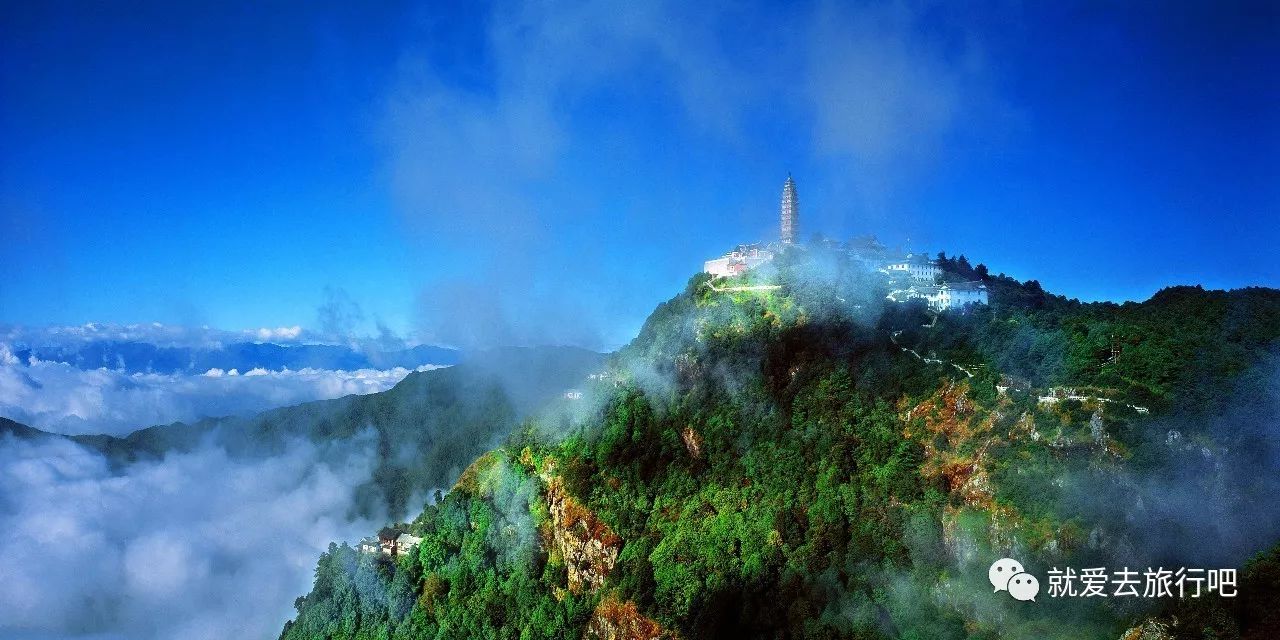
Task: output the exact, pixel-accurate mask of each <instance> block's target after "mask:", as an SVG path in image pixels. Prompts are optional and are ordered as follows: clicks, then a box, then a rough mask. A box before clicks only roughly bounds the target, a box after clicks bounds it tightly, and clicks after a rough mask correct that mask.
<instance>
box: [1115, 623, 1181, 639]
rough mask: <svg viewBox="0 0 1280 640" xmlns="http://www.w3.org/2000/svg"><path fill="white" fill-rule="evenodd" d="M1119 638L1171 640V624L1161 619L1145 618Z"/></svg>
mask: <svg viewBox="0 0 1280 640" xmlns="http://www.w3.org/2000/svg"><path fill="white" fill-rule="evenodd" d="M1120 640H1173V625H1171V624H1169V623H1168V622H1165V621H1162V620H1154V619H1153V620H1147V621H1145V622H1143V623H1142V624H1140V625H1138V626H1136V627H1131V628H1130V629H1129V630H1128V631H1125V632H1124V634H1123V635H1121V636H1120Z"/></svg>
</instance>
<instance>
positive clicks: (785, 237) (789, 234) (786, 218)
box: [781, 171, 800, 244]
mask: <svg viewBox="0 0 1280 640" xmlns="http://www.w3.org/2000/svg"><path fill="white" fill-rule="evenodd" d="M781 217H782V244H795V242H796V232H797V231H799V227H800V200H799V199H798V198H797V197H796V181H795V180H794V179H792V178H791V172H790V171H788V172H787V181H786V182H784V183H782V211H781Z"/></svg>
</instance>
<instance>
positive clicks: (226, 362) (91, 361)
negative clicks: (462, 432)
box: [11, 340, 462, 374]
mask: <svg viewBox="0 0 1280 640" xmlns="http://www.w3.org/2000/svg"><path fill="white" fill-rule="evenodd" d="M11 352H12V354H13V356H14V357H15V358H16V359H17V360H18V362H19V364H27V363H28V362H30V359H31V358H32V357H34V358H36V359H38V360H44V361H50V362H61V363H65V364H69V365H72V366H74V367H76V368H78V369H85V370H88V369H99V368H106V369H112V370H123V371H125V372H127V373H158V374H178V373H186V374H192V373H205V372H206V371H209V370H212V369H221V370H223V371H230V370H232V369H236V370H238V371H239V372H241V373H244V372H247V371H250V370H252V369H266V370H268V371H280V370H282V369H293V370H297V369H340V370H346V371H354V370H357V369H391V368H395V367H403V368H406V369H413V368H416V367H420V366H423V365H451V364H457V363H458V362H459V361H460V360H461V357H462V355H461V353H460V352H458V351H457V350H455V349H450V348H447V347H437V346H432V345H419V346H416V347H408V348H403V349H392V350H385V351H383V350H371V349H369V350H367V349H356V348H353V347H350V346H346V345H333V344H275V343H270V342H236V343H231V344H226V345H220V346H217V347H193V346H160V345H156V344H152V343H149V342H142V341H133V340H94V341H90V342H85V343H78V344H69V345H56V346H22V347H18V348H13V349H11Z"/></svg>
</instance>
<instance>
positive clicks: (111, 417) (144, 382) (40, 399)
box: [0, 353, 434, 434]
mask: <svg viewBox="0 0 1280 640" xmlns="http://www.w3.org/2000/svg"><path fill="white" fill-rule="evenodd" d="M0 359H3V354H2V353H0ZM430 368H434V367H431V366H426V367H419V370H426V369H430ZM409 372H410V370H409V369H404V368H394V369H386V370H380V369H360V370H356V371H333V370H327V369H301V370H297V371H291V370H284V371H266V370H263V369H254V370H251V371H249V372H247V373H245V374H244V375H240V372H239V371H237V370H235V369H232V370H230V371H223V370H221V369H210V370H208V371H206V372H205V373H203V374H198V375H186V374H172V375H169V374H153V373H135V374H129V373H125V372H122V371H113V370H109V369H92V370H88V371H83V370H80V369H77V368H75V367H74V366H72V365H68V364H63V363H59V362H42V361H38V360H37V361H33V362H32V363H31V365H30V366H28V367H24V366H20V365H16V364H0V415H3V416H5V417H8V418H11V419H13V420H17V421H18V422H21V423H24V424H28V425H30V426H33V427H36V428H38V429H43V430H46V431H52V432H55V433H65V434H84V433H108V434H124V433H128V432H130V431H133V430H135V429H139V428H142V427H147V426H151V425H156V424H168V423H170V422H173V421H175V420H177V421H191V420H196V419H199V418H202V417H210V416H225V415H244V414H250V413H255V412H258V411H263V410H266V409H270V408H274V407H282V406H288V405H293V404H299V403H302V402H308V401H311V400H321V399H328V398H337V397H341V396H345V395H351V394H366V393H374V392H378V391H384V390H386V389H389V388H391V387H392V386H393V385H395V383H397V382H399V381H400V380H402V379H403V378H404V377H405V376H406V375H408V374H409Z"/></svg>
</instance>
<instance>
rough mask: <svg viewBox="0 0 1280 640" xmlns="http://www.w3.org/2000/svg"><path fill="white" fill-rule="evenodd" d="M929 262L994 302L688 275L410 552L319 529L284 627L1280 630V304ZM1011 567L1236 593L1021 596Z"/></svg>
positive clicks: (424, 528)
mask: <svg viewBox="0 0 1280 640" xmlns="http://www.w3.org/2000/svg"><path fill="white" fill-rule="evenodd" d="M940 262H941V264H942V265H943V267H944V269H945V271H946V274H947V277H949V278H955V279H969V280H972V279H980V280H982V281H984V282H985V283H986V284H987V286H988V288H989V290H990V292H991V303H990V304H989V305H979V306H976V307H972V308H969V309H967V310H964V311H951V312H943V313H935V312H932V311H930V310H929V309H928V308H926V307H925V306H924V305H923V304H914V303H913V304H900V305H887V304H885V303H884V302H883V301H884V287H885V283H884V282H882V281H881V280H880V279H879V278H878V276H876V275H874V274H866V273H864V272H861V271H859V270H858V269H856V268H854V267H853V266H852V265H850V264H848V263H847V262H845V261H844V260H843V259H842V257H840V256H838V255H836V254H830V255H828V254H824V253H821V252H819V251H813V252H804V251H799V250H797V251H792V252H790V253H786V254H783V255H782V256H780V257H779V258H778V259H777V260H776V261H775V263H774V264H773V265H771V266H770V267H769V268H767V269H761V270H758V271H755V272H752V273H750V274H748V276H745V277H744V278H742V280H743V283H760V282H770V283H777V284H781V285H782V288H781V289H778V290H769V291H737V292H725V291H723V290H719V291H718V290H716V289H713V288H711V287H708V286H707V283H708V278H707V276H705V275H699V276H696V277H694V278H692V279H691V280H690V281H689V283H688V286H687V287H686V289H685V290H684V291H683V292H681V293H680V294H679V295H677V296H676V297H675V298H673V299H671V300H670V301H668V302H666V303H663V304H662V305H659V307H658V308H657V309H656V310H655V311H654V312H653V314H652V315H651V316H650V318H649V319H648V320H647V322H646V323H645V325H644V327H643V329H642V330H641V332H640V334H639V335H638V336H637V337H636V338H635V340H634V341H632V342H631V343H630V344H629V345H627V346H626V347H624V348H623V349H621V350H620V351H619V352H618V353H616V354H614V355H613V356H611V357H610V359H609V360H608V362H607V363H605V364H603V365H602V366H601V368H600V370H599V371H598V372H597V373H598V374H599V375H596V376H593V377H592V380H591V381H590V383H589V384H588V383H586V382H584V383H583V384H584V387H583V388H584V390H585V391H586V397H584V398H582V399H581V400H579V401H577V403H576V404H575V403H569V402H565V401H560V402H559V403H556V405H555V406H556V407H557V408H556V409H554V410H547V411H543V412H541V413H537V414H535V415H534V417H532V418H529V419H526V420H524V421H523V422H522V424H521V426H520V427H519V428H518V429H515V430H513V431H512V432H511V433H509V434H508V435H507V436H506V437H505V440H504V442H503V443H502V445H501V446H499V447H497V448H496V449H494V450H492V451H490V452H488V453H486V454H484V455H483V456H480V457H479V458H478V459H476V461H475V462H474V463H473V464H472V465H471V466H470V467H469V468H467V469H466V470H465V471H464V472H463V473H461V474H460V476H459V477H458V478H457V482H456V484H454V486H453V488H452V490H450V491H449V492H447V493H443V494H441V493H437V495H436V496H435V498H434V499H433V500H432V501H431V502H430V503H429V504H427V505H426V506H425V507H424V508H423V510H422V513H421V514H420V515H418V516H417V517H416V518H414V519H413V520H412V521H411V522H405V523H399V529H401V530H403V531H406V532H409V533H411V534H413V535H415V536H419V537H421V538H422V541H421V542H420V543H419V544H418V545H417V546H416V547H413V548H412V549H410V550H408V551H407V552H405V553H400V554H398V555H396V556H392V555H384V554H379V553H362V552H359V551H357V550H355V549H353V548H352V547H350V546H347V545H346V544H333V545H331V546H330V548H329V550H328V552H327V553H325V554H324V555H323V556H322V557H321V558H320V561H319V564H318V566H317V568H316V578H315V584H314V587H313V589H312V591H311V592H310V593H309V594H307V595H305V596H303V597H301V598H299V599H298V601H297V602H296V606H297V610H298V615H297V617H296V619H295V620H292V621H290V622H289V623H288V624H287V625H286V626H285V628H284V630H283V633H282V638H290V639H292V638H579V637H593V638H595V637H599V638H659V637H671V638H711V637H734V638H737V637H761V638H765V637H767V638H776V637H794V638H919V639H945V638H1002V637H1009V638H1023V637H1025V638H1033V637H1034V638H1120V637H1122V636H1123V637H1125V638H1126V639H1129V638H1139V637H1141V638H1252V639H1259V638H1270V637H1275V635H1274V634H1275V633H1276V632H1277V631H1278V630H1280V619H1277V615H1276V613H1275V612H1276V611H1277V608H1278V607H1280V555H1278V554H1280V550H1277V549H1276V548H1272V547H1273V545H1275V543H1276V542H1277V541H1278V540H1280V517H1277V516H1278V515H1280V498H1277V496H1278V495H1280V491H1278V489H1280V487H1277V486H1276V484H1277V477H1278V476H1280V474H1278V473H1277V472H1278V471H1280V466H1278V462H1277V460H1280V457H1278V456H1277V454H1280V451H1278V450H1277V447H1276V437H1275V435H1274V430H1275V427H1276V424H1277V419H1278V418H1280V389H1278V388H1277V380H1280V367H1278V366H1277V363H1280V358H1278V357H1277V356H1278V355H1280V350H1278V349H1280V291H1275V290H1270V289H1245V290H1238V291H1230V292H1223V291H1206V290H1203V289H1201V288H1198V287H1174V288H1169V289H1165V290H1162V291H1160V292H1159V293H1157V294H1156V295H1155V296H1153V297H1152V298H1151V299H1150V300H1148V301H1145V302H1142V303H1126V304H1123V305H1117V304H1110V303H1081V302H1078V301H1074V300H1068V299H1065V298H1062V297H1060V296H1054V295H1051V294H1049V293H1047V292H1045V291H1044V290H1043V289H1042V288H1041V287H1040V286H1039V284H1037V283H1035V282H1026V283H1020V282H1017V281H1015V280H1013V279H1011V278H1008V277H1006V276H1003V275H991V274H990V273H989V272H988V270H987V269H986V268H985V267H983V266H981V265H979V266H977V267H973V266H970V265H969V263H968V261H967V260H966V259H964V258H963V257H961V258H948V257H946V256H940ZM569 405H573V406H576V407H577V408H576V410H573V411H568V410H566V407H568V406H569ZM1268 549H1270V550H1268ZM1004 556H1014V557H1017V558H1019V559H1020V561H1021V562H1022V563H1023V564H1024V565H1025V566H1026V567H1027V568H1028V570H1030V571H1033V572H1037V573H1039V574H1040V575H1041V576H1043V575H1044V574H1045V572H1046V571H1047V570H1048V569H1050V568H1051V567H1062V566H1115V567H1119V566H1121V565H1125V566H1140V567H1147V566H1152V567H1154V566H1157V565H1160V566H1187V567H1191V566H1201V567H1239V568H1240V570H1241V573H1240V580H1239V594H1240V595H1239V596H1238V597H1236V598H1222V597H1216V596H1215V597H1207V598H1203V599H1199V600H1192V599H1176V598H1173V599H1170V598H1165V599H1140V598H1134V599H1127V600H1126V599H1120V598H1111V599H1105V600H1104V599H1100V598H1095V599H1080V598H1076V599H1071V598H1060V599H1053V598H1050V597H1047V594H1045V593H1044V592H1043V591H1042V592H1041V595H1040V598H1039V599H1038V601H1037V602H1035V603H1029V602H1019V601H1017V600H1014V599H1012V598H1010V597H1008V596H1007V595H1006V594H1002V593H992V589H991V586H990V584H988V577H987V567H988V565H990V563H991V562H992V561H993V560H995V559H997V558H1000V557H1004ZM1043 583H1044V581H1043V578H1042V584H1043Z"/></svg>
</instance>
